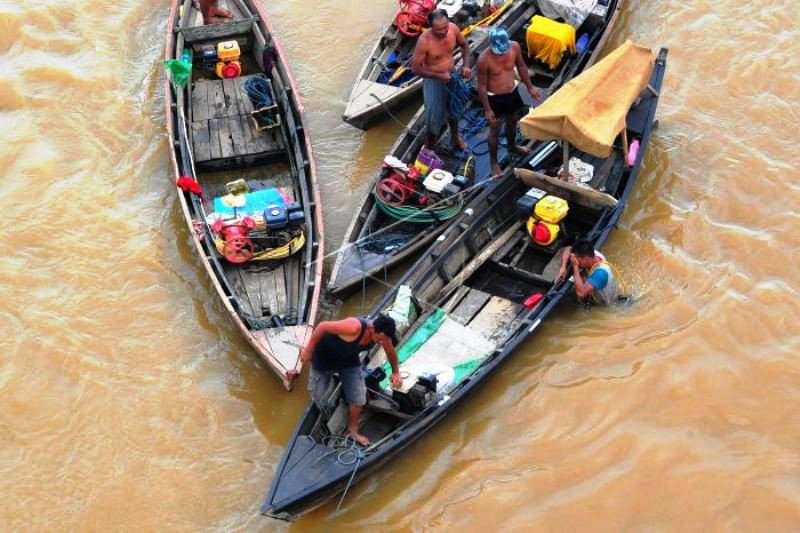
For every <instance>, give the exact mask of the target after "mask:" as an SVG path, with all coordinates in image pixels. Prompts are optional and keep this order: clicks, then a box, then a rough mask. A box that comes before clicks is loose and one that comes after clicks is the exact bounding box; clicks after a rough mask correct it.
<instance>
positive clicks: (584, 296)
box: [555, 239, 619, 305]
mask: <svg viewBox="0 0 800 533" xmlns="http://www.w3.org/2000/svg"><path fill="white" fill-rule="evenodd" d="M567 263H570V265H571V268H572V280H573V282H574V283H575V294H576V295H577V296H578V300H580V301H582V302H593V303H599V304H604V305H608V304H612V303H614V302H616V301H617V299H618V293H619V289H618V285H617V279H616V277H615V276H614V269H613V268H611V265H610V264H609V263H607V262H606V258H605V256H603V254H601V253H600V252H595V250H594V245H593V244H592V243H591V241H589V240H587V239H578V240H576V241H575V243H574V244H573V245H572V246H571V247H569V246H568V247H567V248H565V249H564V252H563V253H562V254H561V267H560V268H559V270H558V275H557V276H556V279H555V281H556V282H558V281H563V280H564V279H566V277H567ZM584 273H585V277H584Z"/></svg>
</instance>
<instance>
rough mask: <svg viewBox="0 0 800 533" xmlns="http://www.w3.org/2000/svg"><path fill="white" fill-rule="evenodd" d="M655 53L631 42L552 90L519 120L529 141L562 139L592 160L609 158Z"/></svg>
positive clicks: (640, 89)
mask: <svg viewBox="0 0 800 533" xmlns="http://www.w3.org/2000/svg"><path fill="white" fill-rule="evenodd" d="M654 59H655V58H654V56H653V52H652V51H651V50H650V49H649V48H646V47H644V46H641V45H638V44H636V43H634V42H632V41H626V42H625V44H623V45H622V46H620V47H619V48H617V49H616V50H614V51H613V52H611V53H610V54H609V55H608V56H606V57H605V58H603V59H602V60H600V61H599V62H597V64H595V65H594V66H593V67H591V68H590V69H588V70H586V71H585V72H583V73H582V74H580V75H579V76H577V77H576V78H574V79H573V80H571V81H569V82H568V83H567V84H565V85H564V86H563V87H562V88H561V89H559V90H558V91H556V92H555V93H554V94H553V95H552V96H550V98H548V99H547V100H546V101H545V102H544V103H543V104H542V105H540V106H539V107H537V108H536V109H534V110H533V111H531V112H529V113H528V114H527V115H526V116H525V117H524V118H523V119H522V120H521V121H520V129H521V130H522V134H523V135H524V136H525V137H527V138H529V139H536V140H541V141H544V140H550V139H559V140H566V141H567V142H569V143H570V144H572V145H573V146H575V147H577V148H579V149H580V150H583V151H584V152H587V153H590V154H592V155H594V156H596V157H609V156H610V155H611V148H612V146H613V143H614V139H615V138H616V137H617V135H619V134H620V133H621V132H623V131H624V129H625V116H626V115H627V114H628V110H629V109H630V108H631V106H632V105H633V102H634V101H635V100H636V98H637V97H638V96H639V93H641V92H642V91H643V90H644V89H645V87H647V82H648V80H649V79H650V74H651V73H652V71H653V66H654Z"/></svg>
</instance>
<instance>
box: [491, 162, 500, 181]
mask: <svg viewBox="0 0 800 533" xmlns="http://www.w3.org/2000/svg"><path fill="white" fill-rule="evenodd" d="M502 175H503V169H501V168H500V165H492V176H491V177H492V179H495V178H499V177H500V176H502Z"/></svg>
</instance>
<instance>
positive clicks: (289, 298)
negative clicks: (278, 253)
mask: <svg viewBox="0 0 800 533" xmlns="http://www.w3.org/2000/svg"><path fill="white" fill-rule="evenodd" d="M302 256H303V255H302V253H299V254H297V255H294V256H292V257H290V258H288V259H287V260H286V261H285V262H284V263H283V281H284V285H285V287H286V313H285V314H286V315H287V316H290V315H294V316H293V318H296V317H297V308H298V298H299V297H298V294H299V293H300V287H299V274H300V268H299V265H298V263H299V261H300V259H301V257H302Z"/></svg>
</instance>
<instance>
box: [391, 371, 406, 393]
mask: <svg viewBox="0 0 800 533" xmlns="http://www.w3.org/2000/svg"><path fill="white" fill-rule="evenodd" d="M391 382H392V387H394V388H395V389H399V388H400V387H402V386H403V378H402V376H400V372H392V377H391Z"/></svg>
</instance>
